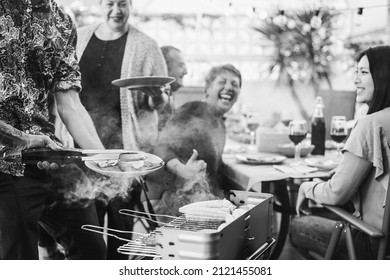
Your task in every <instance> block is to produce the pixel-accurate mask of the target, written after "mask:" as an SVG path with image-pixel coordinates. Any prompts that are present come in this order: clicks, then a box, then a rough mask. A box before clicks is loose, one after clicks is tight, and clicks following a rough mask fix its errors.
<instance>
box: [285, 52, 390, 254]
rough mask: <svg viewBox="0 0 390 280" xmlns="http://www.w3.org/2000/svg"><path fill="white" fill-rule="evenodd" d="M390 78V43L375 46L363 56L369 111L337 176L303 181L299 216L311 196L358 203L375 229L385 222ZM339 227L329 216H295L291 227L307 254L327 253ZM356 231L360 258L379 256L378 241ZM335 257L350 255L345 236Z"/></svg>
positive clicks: (360, 75) (362, 86)
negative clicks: (333, 232) (336, 228)
mask: <svg viewBox="0 0 390 280" xmlns="http://www.w3.org/2000/svg"><path fill="white" fill-rule="evenodd" d="M389 77H390V46H380V47H375V48H370V49H367V50H365V51H363V52H362V53H361V54H360V55H359V56H358V59H357V68H356V76H355V81H354V82H355V86H356V93H357V97H356V99H357V102H360V103H367V105H368V106H369V110H368V113H367V115H366V116H364V117H363V118H361V119H360V120H359V121H358V122H357V124H356V126H355V127H354V128H353V130H352V132H351V135H350V137H349V139H348V140H347V142H346V144H345V147H344V149H343V155H342V159H341V162H340V165H339V167H338V169H337V170H336V173H335V174H334V176H333V177H332V178H331V179H330V180H329V181H327V182H320V183H318V182H305V183H303V184H302V185H301V186H300V188H299V192H298V198H297V206H296V209H297V213H298V216H299V211H301V210H302V211H304V207H303V206H304V202H305V199H312V200H314V201H316V202H319V203H323V204H330V205H344V204H346V203H347V202H352V203H353V206H354V211H355V212H354V215H356V216H357V217H359V218H360V219H362V220H363V221H365V222H366V223H368V224H370V225H372V226H374V227H375V228H378V229H380V228H381V227H382V219H383V215H384V208H383V206H384V203H385V202H384V199H385V197H386V191H387V185H388V180H389V159H390V147H389V143H390V122H389V120H390V108H389V107H390V80H389ZM362 198H365V199H364V200H363V199H362ZM334 228H335V221H334V220H330V219H327V218H324V217H319V216H314V215H309V216H302V217H298V218H295V219H293V220H292V222H291V227H290V239H291V243H292V244H293V246H295V247H296V248H297V249H298V250H299V251H300V252H302V253H304V254H306V253H307V252H308V251H309V250H310V251H315V252H316V253H319V254H321V255H324V253H325V251H326V247H327V244H328V243H329V240H330V236H331V233H332V231H333V230H334ZM352 236H353V239H354V243H355V250H356V257H357V258H358V259H372V258H375V257H376V254H377V251H378V242H377V241H375V240H374V239H372V238H370V237H368V236H367V235H365V234H363V233H362V232H360V231H358V230H356V229H354V228H353V229H352ZM334 257H336V258H339V259H344V258H347V251H346V245H345V240H343V239H341V240H340V242H339V246H338V248H337V250H336V252H335V256H334Z"/></svg>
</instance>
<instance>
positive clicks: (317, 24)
mask: <svg viewBox="0 0 390 280" xmlns="http://www.w3.org/2000/svg"><path fill="white" fill-rule="evenodd" d="M319 15H320V10H317V11H316V12H315V14H314V16H313V17H312V18H311V20H310V25H311V27H313V28H314V29H319V28H321V25H322V20H321V18H320V16H319Z"/></svg>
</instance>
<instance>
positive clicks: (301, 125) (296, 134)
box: [288, 120, 307, 165]
mask: <svg viewBox="0 0 390 280" xmlns="http://www.w3.org/2000/svg"><path fill="white" fill-rule="evenodd" d="M306 134H307V122H306V121H305V120H295V121H291V122H290V124H289V135H288V137H289V138H290V140H291V141H292V142H293V143H294V145H295V154H294V162H293V165H298V164H299V162H300V160H301V142H302V141H303V139H305V138H306Z"/></svg>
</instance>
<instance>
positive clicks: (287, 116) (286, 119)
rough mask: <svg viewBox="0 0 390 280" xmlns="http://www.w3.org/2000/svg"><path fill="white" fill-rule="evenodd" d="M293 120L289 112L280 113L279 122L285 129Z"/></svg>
mask: <svg viewBox="0 0 390 280" xmlns="http://www.w3.org/2000/svg"><path fill="white" fill-rule="evenodd" d="M292 119H293V114H292V113H291V112H290V111H282V113H281V114H280V121H281V122H282V124H283V125H284V126H285V127H288V125H289V124H290V122H291V121H292Z"/></svg>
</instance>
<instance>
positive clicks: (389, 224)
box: [378, 139, 390, 260]
mask: <svg viewBox="0 0 390 280" xmlns="http://www.w3.org/2000/svg"><path fill="white" fill-rule="evenodd" d="M389 141H390V139H389ZM388 145H389V143H388ZM389 190H390V179H389V183H388V186H387V192H386V204H385V211H384V214H383V223H382V232H383V234H384V235H385V236H384V238H382V239H381V240H380V241H379V249H378V259H380V260H383V259H385V258H386V254H387V253H388V251H389V250H388V248H387V247H388V246H389V233H390V191H389ZM389 253H390V252H389Z"/></svg>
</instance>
